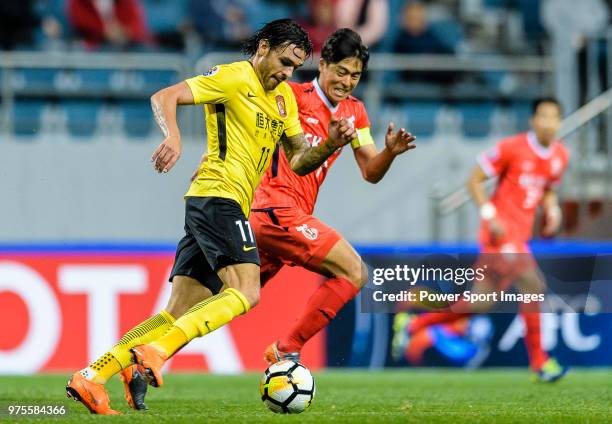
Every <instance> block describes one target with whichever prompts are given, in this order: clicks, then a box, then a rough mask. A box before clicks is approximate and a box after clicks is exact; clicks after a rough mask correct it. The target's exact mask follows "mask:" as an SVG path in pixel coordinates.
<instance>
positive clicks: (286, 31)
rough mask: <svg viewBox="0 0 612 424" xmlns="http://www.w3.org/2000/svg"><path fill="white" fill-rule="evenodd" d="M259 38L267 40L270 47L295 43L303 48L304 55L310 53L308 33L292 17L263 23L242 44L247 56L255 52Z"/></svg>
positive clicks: (310, 43) (310, 46) (310, 45)
mask: <svg viewBox="0 0 612 424" xmlns="http://www.w3.org/2000/svg"><path fill="white" fill-rule="evenodd" d="M261 40H267V41H268V43H269V44H270V49H275V48H277V47H281V46H283V45H289V44H295V45H296V46H297V47H298V48H300V49H302V50H304V52H305V53H306V57H308V56H310V55H311V54H312V42H311V41H310V38H308V34H307V33H306V31H304V28H302V27H301V26H300V25H299V24H298V23H297V22H295V21H294V20H293V19H277V20H275V21H272V22H268V23H267V24H265V25H264V26H263V27H262V28H260V29H259V30H257V31H256V32H255V33H254V34H253V35H251V36H250V37H249V38H248V39H247V40H246V41H245V42H244V43H243V44H242V51H243V53H244V54H246V55H248V56H249V57H250V56H253V55H254V54H255V53H256V52H257V48H258V47H259V42H260V41H261Z"/></svg>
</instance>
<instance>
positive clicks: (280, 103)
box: [276, 96, 287, 118]
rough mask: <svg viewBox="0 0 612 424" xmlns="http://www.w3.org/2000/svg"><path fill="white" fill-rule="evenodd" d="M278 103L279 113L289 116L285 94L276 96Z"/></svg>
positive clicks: (284, 116)
mask: <svg viewBox="0 0 612 424" xmlns="http://www.w3.org/2000/svg"><path fill="white" fill-rule="evenodd" d="M276 105H277V106H278V113H280V116H282V117H283V118H286V117H287V110H286V109H285V98H284V97H283V96H276Z"/></svg>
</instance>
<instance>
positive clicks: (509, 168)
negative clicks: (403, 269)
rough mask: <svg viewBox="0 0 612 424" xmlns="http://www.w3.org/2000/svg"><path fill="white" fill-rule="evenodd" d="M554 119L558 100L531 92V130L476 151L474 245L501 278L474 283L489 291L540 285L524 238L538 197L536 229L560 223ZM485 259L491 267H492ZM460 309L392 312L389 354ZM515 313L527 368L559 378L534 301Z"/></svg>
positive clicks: (562, 156) (550, 230) (560, 149)
mask: <svg viewBox="0 0 612 424" xmlns="http://www.w3.org/2000/svg"><path fill="white" fill-rule="evenodd" d="M561 119H562V111H561V106H560V104H559V102H558V100H557V99H555V98H550V97H547V98H540V99H537V100H535V101H534V103H533V105H532V117H531V120H530V125H531V128H532V130H531V131H529V132H526V133H521V134H517V135H515V136H512V137H509V138H506V139H504V140H502V141H500V142H499V143H497V145H496V146H494V147H493V148H492V149H490V150H488V151H486V152H484V153H482V154H481V155H480V156H478V165H477V166H476V167H475V168H474V170H473V171H472V174H471V176H470V178H469V180H468V184H467V185H468V189H469V191H470V193H471V195H472V198H473V199H474V202H475V203H476V205H477V206H478V207H479V210H480V217H481V224H480V233H479V239H480V252H481V253H482V254H484V255H482V256H481V258H485V257H487V256H488V257H489V258H493V260H492V261H490V260H487V259H484V261H485V262H488V264H489V265H488V266H489V269H490V271H494V272H495V273H496V275H497V276H499V277H501V281H495V282H493V281H492V280H491V279H486V280H484V281H482V282H481V283H480V289H483V288H485V287H486V286H489V287H488V288H491V289H493V290H500V289H503V288H505V287H507V285H508V284H510V283H513V282H514V283H515V285H516V287H517V288H518V289H519V290H521V291H523V292H525V293H534V292H538V293H539V292H543V291H544V289H545V282H544V280H543V277H542V276H541V275H540V272H539V270H538V267H537V264H536V261H535V259H534V258H533V256H532V255H531V251H530V249H529V246H528V245H527V242H528V241H529V239H530V238H531V232H532V228H533V223H534V219H535V214H536V210H537V208H538V206H539V205H540V204H541V205H542V207H543V210H544V216H545V222H546V224H545V226H544V228H543V234H544V235H547V236H552V235H554V234H555V233H556V232H557V231H558V230H559V228H560V225H561V208H560V207H559V201H558V199H557V195H556V193H555V191H554V188H555V186H557V185H558V184H559V182H560V180H561V177H562V175H563V172H564V171H565V169H566V167H567V164H568V159H569V154H568V151H567V149H566V148H565V146H563V144H562V143H561V141H560V140H557V139H556V138H555V135H556V133H557V131H558V130H559V127H560V126H561ZM493 177H497V178H498V180H497V186H496V189H495V191H494V193H493V195H492V196H491V198H488V197H487V193H486V191H485V189H484V187H483V186H482V183H483V182H484V181H485V180H487V179H488V178H493ZM487 254H489V255H487ZM506 258H508V259H506ZM491 265H493V267H494V268H495V269H491ZM475 287H476V286H475ZM534 305H535V306H534ZM528 306H529V307H528ZM451 309H452V310H453V311H458V310H460V311H461V312H463V311H466V312H467V314H468V315H469V313H471V312H480V311H476V310H474V306H473V305H469V304H467V302H465V303H462V302H459V303H458V304H455V305H453V307H452V308H451ZM465 316H466V314H464V313H454V312H430V313H425V314H422V315H419V316H416V317H412V316H411V315H408V314H407V313H405V312H404V313H400V314H397V315H396V317H395V323H394V324H395V325H394V330H395V337H394V343H393V350H394V356H395V357H399V356H400V355H401V354H402V353H403V352H404V351H406V348H407V346H408V342H409V339H410V337H409V336H411V335H414V334H417V333H419V332H420V331H422V330H424V329H426V328H428V327H429V326H432V325H436V324H443V323H449V322H452V321H455V320H458V319H461V318H464V317H465ZM521 316H522V318H523V320H524V322H525V329H526V332H525V345H526V348H527V352H528V355H529V364H530V367H531V369H532V370H533V371H534V372H535V373H536V376H537V378H538V379H539V380H540V381H547V382H551V381H556V380H558V379H559V378H561V377H562V376H563V375H564V374H565V373H566V371H567V369H566V368H564V367H562V366H560V365H559V364H558V362H557V361H556V360H555V359H554V358H551V357H549V356H548V354H547V353H546V352H545V351H544V350H543V349H542V344H541V337H540V331H541V330H540V313H539V306H538V305H537V303H535V304H531V305H527V304H522V305H521Z"/></svg>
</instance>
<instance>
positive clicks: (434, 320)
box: [408, 312, 472, 334]
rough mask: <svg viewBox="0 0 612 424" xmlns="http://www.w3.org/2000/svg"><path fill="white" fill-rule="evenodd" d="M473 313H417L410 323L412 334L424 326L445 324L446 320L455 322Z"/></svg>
mask: <svg viewBox="0 0 612 424" xmlns="http://www.w3.org/2000/svg"><path fill="white" fill-rule="evenodd" d="M470 315H472V314H469V313H461V314H458V313H455V312H427V313H425V314H421V315H417V316H416V317H415V318H414V319H413V320H412V322H411V323H410V328H409V329H408V331H410V333H411V334H415V333H417V332H418V331H421V330H422V329H424V328H427V327H431V326H432V325H436V324H444V323H446V322H453V321H456V320H458V319H461V318H464V317H469V316H470Z"/></svg>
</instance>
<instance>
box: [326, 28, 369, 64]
mask: <svg viewBox="0 0 612 424" xmlns="http://www.w3.org/2000/svg"><path fill="white" fill-rule="evenodd" d="M321 57H322V58H323V59H324V60H325V61H326V62H327V63H338V62H340V61H342V60H344V59H346V58H347V57H356V58H357V59H359V60H361V63H362V65H363V71H364V72H365V70H366V69H367V68H368V60H370V53H369V52H368V46H366V45H365V44H363V42H362V41H361V37H360V36H359V34H357V33H356V32H355V31H353V30H352V29H349V28H341V29H338V30H336V31H334V32H333V33H332V34H331V35H330V36H329V37H328V38H327V40H325V44H324V45H323V50H321Z"/></svg>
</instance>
